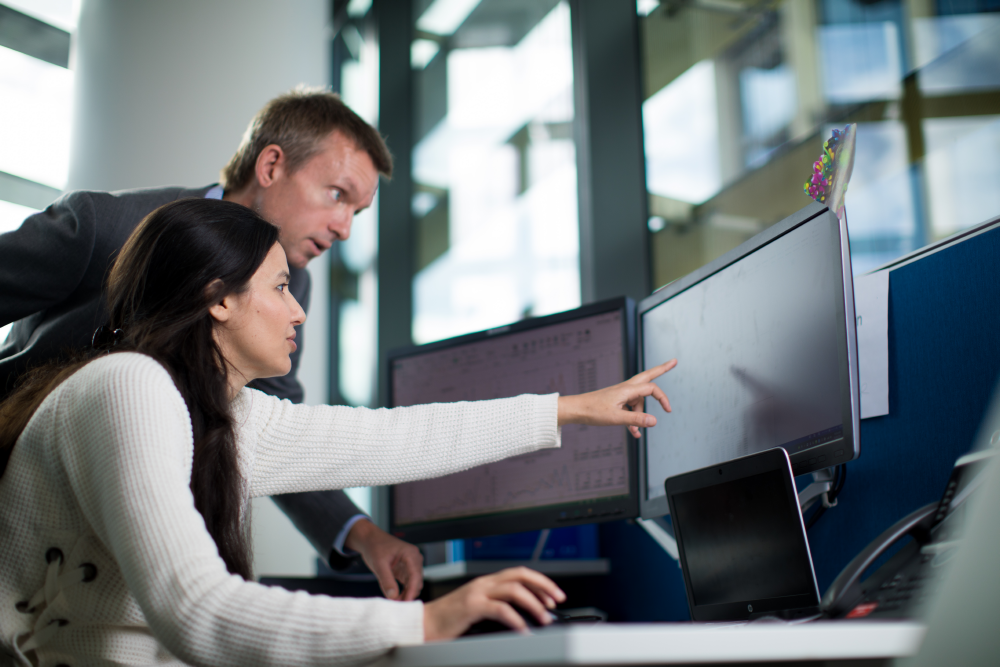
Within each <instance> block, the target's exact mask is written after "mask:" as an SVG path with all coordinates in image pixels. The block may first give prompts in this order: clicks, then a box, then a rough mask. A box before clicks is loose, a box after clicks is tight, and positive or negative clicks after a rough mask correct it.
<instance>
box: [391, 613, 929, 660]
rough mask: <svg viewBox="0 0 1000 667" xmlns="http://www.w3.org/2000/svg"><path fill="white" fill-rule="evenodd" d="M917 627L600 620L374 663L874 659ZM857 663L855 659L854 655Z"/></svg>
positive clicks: (907, 642) (894, 653)
mask: <svg viewBox="0 0 1000 667" xmlns="http://www.w3.org/2000/svg"><path fill="white" fill-rule="evenodd" d="M923 636H924V627H923V626H922V625H920V624H918V623H911V622H879V621H849V622H844V621H836V622H830V621H818V622H814V623H806V624H802V625H782V624H774V625H772V624H760V623H759V624H751V625H745V626H728V627H719V626H714V627H713V626H706V625H694V624H690V623H641V624H638V623H637V624H613V623H609V624H603V625H596V626H594V625H592V626H586V627H584V626H562V627H556V628H546V629H544V630H536V631H535V632H534V634H532V635H531V636H522V635H516V634H507V633H502V634H499V635H496V634H494V635H480V636H476V637H467V638H464V639H459V640H457V641H454V642H440V643H433V644H425V645H423V646H408V647H402V648H398V649H396V650H395V651H393V652H392V653H390V654H389V655H388V656H386V657H385V658H383V659H382V660H381V661H380V662H378V663H377V665H378V667H513V666H517V667H530V666H535V667H540V666H543V665H546V666H552V665H592V666H598V665H695V664H696V665H706V664H715V665H719V664H744V663H782V662H785V663H799V664H803V663H805V664H823V665H831V664H837V663H840V662H841V661H858V660H861V661H865V662H864V663H863V664H881V663H882V662H884V661H886V660H891V659H892V658H899V657H905V656H910V655H914V654H915V653H916V652H917V649H918V648H919V647H920V642H921V640H922V639H923ZM854 664H858V663H856V662H855V663H854Z"/></svg>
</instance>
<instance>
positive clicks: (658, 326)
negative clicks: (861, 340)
mask: <svg viewBox="0 0 1000 667" xmlns="http://www.w3.org/2000/svg"><path fill="white" fill-rule="evenodd" d="M848 323H849V324H850V325H849V326H848ZM639 331H640V334H639V335H640V341H641V342H640V354H641V359H642V361H641V367H642V368H648V367H651V366H654V365H656V364H658V363H661V362H662V361H663V360H665V359H670V358H673V357H676V358H677V360H678V365H677V367H676V368H675V369H674V370H672V371H670V372H669V373H667V374H666V375H664V376H663V377H661V378H660V379H658V380H657V383H658V384H659V385H660V386H661V387H662V388H663V390H664V391H665V392H666V394H667V396H668V397H669V398H670V403H671V406H672V408H673V412H672V413H671V414H669V415H667V414H665V413H664V412H663V411H662V410H661V408H660V407H659V405H657V404H656V403H655V402H654V401H651V400H648V399H647V401H646V407H647V409H648V410H649V411H650V412H651V413H652V414H654V415H656V417H657V419H658V421H659V424H658V425H657V426H656V427H655V428H652V429H648V431H647V433H646V434H645V436H644V439H643V445H642V448H641V452H640V474H641V476H642V481H643V491H642V498H641V503H642V515H643V516H645V517H651V516H659V515H662V514H665V513H667V512H668V507H667V503H666V499H665V498H664V491H663V481H664V480H665V479H666V478H667V477H671V476H674V475H678V474H681V473H684V472H688V471H690V470H694V469H696V468H701V467H704V466H709V465H713V464H716V463H721V462H723V461H728V460H731V459H734V458H737V457H740V456H746V455H748V454H752V453H755V452H759V451H763V450H766V449H771V448H773V447H783V448H784V449H786V450H787V451H788V453H789V455H790V457H791V460H792V465H793V470H794V471H795V474H797V475H798V474H803V473H806V472H812V471H815V470H819V469H821V468H826V467H829V466H832V465H835V464H838V463H843V462H845V461H849V460H851V459H853V458H855V457H856V456H857V454H858V443H857V430H858V429H857V419H858V417H857V415H858V390H857V355H856V350H855V337H856V334H855V329H854V294H853V288H852V281H851V273H850V252H849V249H848V246H847V231H846V226H845V225H842V224H841V223H840V221H839V220H838V219H837V217H836V216H835V215H833V214H831V213H829V212H828V211H827V210H826V209H825V208H822V207H819V205H811V206H809V207H807V208H806V209H804V210H803V211H800V212H799V214H797V215H795V216H792V217H791V218H789V219H786V220H784V221H782V222H780V223H778V224H776V225H774V226H773V227H771V228H770V229H768V230H767V231H765V232H763V233H761V234H759V235H757V236H756V237H754V238H753V239H751V240H750V241H748V242H747V243H745V244H743V245H741V246H740V247H738V248H736V249H735V250H733V251H732V252H730V253H728V254H727V255H724V256H723V257H721V258H719V259H718V260H716V261H715V262H712V263H711V264H709V265H707V266H705V267H703V268H702V269H700V270H699V271H696V272H695V273H693V274H691V275H689V276H686V277H685V278H683V279H681V280H678V281H676V282H674V283H671V284H670V285H668V286H667V287H666V288H664V289H662V290H660V291H659V292H657V293H655V294H653V295H652V296H651V297H649V298H647V299H645V300H643V302H642V303H641V304H640V306H639Z"/></svg>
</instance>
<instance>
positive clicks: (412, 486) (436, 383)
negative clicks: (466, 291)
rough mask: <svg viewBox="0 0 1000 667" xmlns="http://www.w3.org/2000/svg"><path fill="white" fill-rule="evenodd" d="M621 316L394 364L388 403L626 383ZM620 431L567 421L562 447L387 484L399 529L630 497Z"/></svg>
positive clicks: (589, 388)
mask: <svg viewBox="0 0 1000 667" xmlns="http://www.w3.org/2000/svg"><path fill="white" fill-rule="evenodd" d="M621 318H622V315H621V313H620V312H613V313H605V314H601V315H594V316H590V317H585V318H580V319H577V320H572V321H569V322H561V323H557V324H552V325H549V326H546V327H539V328H536V329H531V330H530V331H522V332H519V333H514V334H507V335H502V336H497V337H495V338H488V339H485V340H479V341H474V342H471V343H468V344H465V345H461V346H456V347H452V348H448V349H444V350H437V351H431V352H427V353H423V354H417V355H414V356H409V357H405V358H401V359H397V360H396V361H394V362H393V367H392V392H393V396H392V404H393V405H394V406H406V405H418V404H423V403H436V402H445V401H477V400H485V399H491V398H508V397H510V396H518V395H520V394H550V393H553V392H559V393H560V394H564V395H566V394H578V393H582V392H587V391H593V390H595V389H598V388H600V387H605V386H608V385H611V384H615V383H618V382H621V381H622V380H623V379H624V373H625V371H624V368H623V367H622V364H623V358H624V353H623V347H622V346H623V341H622V321H621ZM627 437H628V436H627V432H626V430H625V429H623V428H621V427H594V426H589V427H588V426H581V425H576V424H573V425H568V426H564V427H563V428H562V447H561V448H560V449H549V450H545V451H541V452H533V453H530V454H524V455H522V456H518V457H515V458H511V459H506V460H504V461H500V462H498V463H491V464H489V465H485V466H480V467H478V468H473V469H471V470H466V471H463V472H460V473H456V474H453V475H448V476H445V477H439V478H437V479H432V480H422V481H418V482H410V483H407V484H400V485H398V486H396V487H395V493H394V507H393V509H394V514H395V521H396V523H397V524H398V525H408V524H414V523H422V522H428V521H441V520H446V519H456V518H462V517H469V516H479V515H484V514H493V513H498V512H506V511H512V510H519V509H525V508H536V507H542V506H546V505H555V504H562V503H569V502H575V501H581V500H592V499H595V498H609V497H614V496H622V495H628V493H629V476H628V450H627V442H626V438H627Z"/></svg>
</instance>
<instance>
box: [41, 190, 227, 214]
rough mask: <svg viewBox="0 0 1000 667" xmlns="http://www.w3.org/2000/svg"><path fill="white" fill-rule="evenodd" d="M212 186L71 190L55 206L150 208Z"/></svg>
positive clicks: (198, 192)
mask: <svg viewBox="0 0 1000 667" xmlns="http://www.w3.org/2000/svg"><path fill="white" fill-rule="evenodd" d="M212 187H213V186H212V185H206V186H203V187H200V188H185V187H181V186H168V187H162V188H137V189H133V190H116V191H114V192H105V191H102V190H71V191H69V192H67V193H66V194H64V195H63V196H62V197H60V198H59V199H58V200H57V201H56V202H55V204H54V205H55V206H57V207H58V206H64V207H69V208H79V207H81V206H87V207H92V208H94V209H99V210H107V209H110V208H116V209H142V208H148V209H149V210H152V209H154V208H157V207H158V206H162V205H163V204H166V203H168V202H172V201H175V200H177V199H184V198H185V197H204V196H205V193H206V192H208V191H209V189H211V188H212Z"/></svg>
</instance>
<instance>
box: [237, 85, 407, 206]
mask: <svg viewBox="0 0 1000 667" xmlns="http://www.w3.org/2000/svg"><path fill="white" fill-rule="evenodd" d="M335 130H336V131H339V132H341V133H342V134H343V135H344V136H346V137H347V138H348V139H350V140H352V141H354V143H355V144H356V145H357V147H358V148H359V149H361V150H363V151H365V152H366V153H368V155H369V157H371V159H372V164H374V165H375V169H376V170H378V172H379V173H380V174H382V175H383V176H385V177H386V178H390V177H391V176H392V154H391V153H389V148H388V146H386V145H385V141H384V140H383V139H382V137H381V135H379V133H378V130H376V129H375V128H374V127H372V126H371V125H369V124H368V123H366V122H365V121H364V120H363V119H362V118H361V116H359V115H358V114H356V113H354V112H353V111H352V110H351V108H350V107H348V106H347V105H346V104H344V102H343V100H341V99H340V96H339V95H337V94H336V93H334V92H331V91H329V90H326V89H323V88H306V87H303V86H300V87H298V88H295V89H294V90H292V91H291V92H288V93H285V94H284V95H279V96H278V97H275V98H274V99H273V100H271V101H270V102H268V103H267V104H265V105H264V108H263V109H261V110H260V111H259V112H257V115H256V116H254V118H253V120H251V121H250V126H249V127H247V130H246V132H244V133H243V139H242V141H240V147H239V148H238V149H237V150H236V154H235V155H233V157H232V158H231V159H230V160H229V164H227V165H226V166H225V168H224V169H223V170H222V174H221V178H220V183H221V185H222V187H223V188H225V189H226V190H227V191H239V190H242V189H243V188H245V187H246V186H247V185H248V184H249V183H250V182H252V181H253V179H254V178H255V174H256V169H257V158H258V157H259V156H260V153H261V151H263V150H264V148H265V147H267V146H270V145H271V144H276V145H278V146H280V147H281V150H282V151H284V154H285V160H286V163H287V165H288V170H289V171H290V172H295V171H297V170H298V169H300V168H301V167H302V166H303V165H305V163H306V162H308V161H309V159H310V158H312V157H313V156H314V155H316V154H317V153H319V152H320V150H321V143H322V142H323V140H325V139H326V138H327V137H328V136H330V133H331V132H333V131H335Z"/></svg>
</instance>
